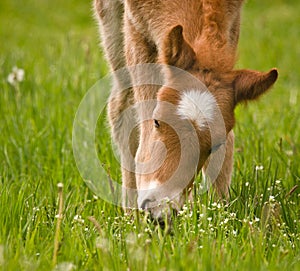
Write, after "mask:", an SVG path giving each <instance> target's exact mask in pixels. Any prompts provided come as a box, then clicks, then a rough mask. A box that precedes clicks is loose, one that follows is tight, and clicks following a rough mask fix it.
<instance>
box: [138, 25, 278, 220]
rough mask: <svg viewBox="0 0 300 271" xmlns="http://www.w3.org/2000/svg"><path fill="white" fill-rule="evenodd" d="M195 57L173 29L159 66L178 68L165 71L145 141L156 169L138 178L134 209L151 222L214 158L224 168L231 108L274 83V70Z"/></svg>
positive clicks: (174, 204) (174, 205) (175, 203)
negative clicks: (238, 66) (142, 211)
mask: <svg viewBox="0 0 300 271" xmlns="http://www.w3.org/2000/svg"><path fill="white" fill-rule="evenodd" d="M199 52H201V48H199V47H197V46H196V45H194V44H193V45H191V44H188V42H187V41H185V39H184V37H183V32H182V27H181V26H177V27H175V28H173V29H172V30H171V32H170V33H169V35H168V36H167V38H166V40H165V43H164V48H163V50H162V56H161V62H162V63H163V64H166V65H170V66H172V67H176V68H172V67H168V68H166V70H165V71H164V72H165V74H166V80H167V84H166V86H163V87H162V88H161V89H160V90H159V92H158V95H157V105H156V107H155V110H154V111H153V116H152V120H151V122H152V131H151V133H150V134H149V135H147V136H148V139H147V140H146V142H148V146H151V152H150V153H151V156H152V159H151V161H157V164H156V165H153V171H147V172H144V174H139V175H138V178H137V186H138V190H139V193H138V206H139V208H142V209H147V210H149V211H150V212H151V213H152V216H153V217H154V218H160V217H162V215H163V213H164V212H166V213H167V215H168V214H170V212H171V210H172V209H175V210H178V209H180V208H181V206H182V204H183V202H184V198H185V196H186V195H187V192H188V189H189V188H190V187H191V186H192V182H193V179H194V177H195V176H196V175H197V173H198V172H199V170H200V169H201V168H202V167H203V165H204V163H205V162H206V161H207V160H208V158H209V156H210V155H211V154H212V153H214V152H220V155H219V159H220V161H219V164H220V166H221V165H222V163H223V160H222V157H223V158H224V156H222V153H223V154H224V149H225V148H224V144H225V143H226V137H227V134H228V133H229V132H230V131H231V130H232V128H233V126H234V108H235V107H236V105H237V104H239V103H241V102H247V101H250V100H255V99H257V98H258V97H259V96H260V95H262V94H263V93H264V92H266V91H267V90H268V89H269V88H270V87H271V86H272V85H273V83H274V82H275V81H276V79H277V70H276V69H272V70H270V71H269V72H267V73H261V72H257V71H251V70H232V68H229V69H228V68H226V65H224V64H222V63H220V65H219V66H218V65H216V63H214V65H210V64H209V62H207V61H206V60H205V59H204V58H203V55H204V56H205V54H203V52H201V53H199ZM214 59H218V56H216V55H215V56H214ZM219 59H220V60H222V61H223V59H224V56H222V55H220V56H219ZM225 59H226V58H225ZM225 64H226V63H225ZM229 66H230V65H229ZM224 67H225V68H224ZM220 157H221V158H220ZM153 158H154V159H153ZM149 160H150V159H149ZM154 164H155V162H154ZM219 169H220V167H217V168H216V169H215V170H216V171H218V170H219ZM216 175H217V174H216Z"/></svg>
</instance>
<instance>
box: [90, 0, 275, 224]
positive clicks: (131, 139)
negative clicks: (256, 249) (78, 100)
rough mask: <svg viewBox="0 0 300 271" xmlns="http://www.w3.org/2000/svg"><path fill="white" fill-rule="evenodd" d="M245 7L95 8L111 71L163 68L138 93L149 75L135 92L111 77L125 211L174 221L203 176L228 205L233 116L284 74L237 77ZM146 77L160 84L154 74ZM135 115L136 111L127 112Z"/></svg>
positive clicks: (209, 0) (207, 0) (235, 3)
mask: <svg viewBox="0 0 300 271" xmlns="http://www.w3.org/2000/svg"><path fill="white" fill-rule="evenodd" d="M242 2H243V0H184V1H182V0H143V1H141V0H95V10H96V13H97V15H98V20H99V25H100V33H101V37H102V44H103V48H104V51H105V53H106V58H107V60H108V63H109V64H110V67H111V70H112V71H115V70H117V69H120V68H122V67H125V66H136V65H138V64H143V63H158V64H161V65H160V68H161V70H160V74H161V75H162V76H163V77H164V80H165V82H164V84H163V86H157V85H156V84H152V85H151V84H145V85H141V84H139V83H138V81H139V78H140V77H143V76H145V75H144V74H142V73H143V72H142V71H140V72H131V80H132V82H133V86H134V87H133V88H130V89H126V90H125V91H119V90H120V89H121V88H122V79H120V78H118V77H117V76H115V78H114V79H115V80H114V84H113V89H112V94H111V97H110V99H109V104H108V116H109V122H110V125H111V130H112V136H113V139H114V141H115V143H116V145H117V147H118V149H119V152H120V156H121V164H122V182H123V187H124V191H123V192H124V193H123V206H124V207H125V208H127V207H138V208H142V209H147V210H149V211H150V212H151V214H152V216H153V217H154V218H156V219H160V218H162V217H163V215H164V214H167V215H170V213H171V210H174V209H175V210H178V209H180V208H181V206H182V204H183V203H184V200H185V198H186V194H187V189H188V188H189V187H191V186H192V183H193V180H194V177H195V176H196V175H197V173H198V172H199V171H200V170H201V169H202V171H203V174H204V176H205V177H206V178H207V179H208V180H210V181H211V182H212V183H213V187H214V189H215V191H216V193H217V194H218V196H219V197H225V198H226V197H228V190H229V186H230V182H231V173H232V165H233V145H234V134H233V131H232V129H233V126H234V108H235V107H236V105H237V104H238V103H240V102H244V101H249V100H255V99H257V98H258V97H259V96H260V95H262V94H263V93H265V92H266V91H267V90H268V89H269V88H270V87H271V86H272V85H273V84H274V82H275V81H276V79H277V76H278V74H277V70H276V69H272V70H270V71H269V72H266V73H263V72H258V71H252V70H233V68H234V64H235V61H236V51H237V44H238V39H239V31H240V13H241V6H242ZM158 64H157V65H158ZM147 76H148V77H151V76H152V77H153V78H150V81H151V80H153V81H155V79H156V77H157V73H155V72H154V73H153V75H152V74H151V73H149V74H147ZM150 101H151V102H150ZM129 108H131V109H132V108H134V111H135V113H134V114H132V113H131V114H125V113H124V112H126V111H128V109H129ZM131 112H132V110H131ZM133 123H134V125H133ZM128 127H135V128H134V129H132V131H130V133H129V132H128V131H127V130H128ZM129 135H130V136H129ZM128 149H129V150H128ZM132 156H134V157H135V158H134V159H131V158H132ZM135 191H137V192H135Z"/></svg>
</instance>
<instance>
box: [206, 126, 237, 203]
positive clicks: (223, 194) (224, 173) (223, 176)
mask: <svg viewBox="0 0 300 271" xmlns="http://www.w3.org/2000/svg"><path fill="white" fill-rule="evenodd" d="M223 147H224V148H225V156H224V153H223V151H222V150H220V151H216V153H214V157H212V159H211V160H208V161H207V162H206V164H205V165H204V167H203V169H202V172H203V174H204V176H205V178H207V179H208V181H212V182H213V183H212V185H213V188H214V190H215V191H216V194H217V196H218V197H219V199H224V198H225V199H228V197H229V187H230V183H231V174H232V168H233V148H234V133H233V131H231V132H229V134H228V135H227V141H226V144H225V146H223ZM208 163H212V165H210V167H209V169H208ZM214 163H222V167H221V170H220V172H215V171H214V168H218V167H219V166H220V165H219V164H216V166H215V167H214ZM216 175H217V176H216Z"/></svg>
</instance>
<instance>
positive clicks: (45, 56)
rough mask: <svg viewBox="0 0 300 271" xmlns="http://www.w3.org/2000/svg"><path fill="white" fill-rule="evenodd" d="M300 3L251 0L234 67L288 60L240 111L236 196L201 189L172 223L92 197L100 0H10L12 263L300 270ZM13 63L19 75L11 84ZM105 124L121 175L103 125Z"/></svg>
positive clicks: (0, 78)
mask: <svg viewBox="0 0 300 271" xmlns="http://www.w3.org/2000/svg"><path fill="white" fill-rule="evenodd" d="M299 10H300V2H299V1H297V0H287V1H283V0H273V1H269V0H266V1H259V0H248V1H246V3H245V5H244V9H243V14H242V15H243V16H242V24H241V36H240V43H239V59H238V62H237V64H236V67H237V68H251V69H257V70H265V71H267V70H268V69H269V68H272V67H277V68H278V70H279V80H278V82H277V83H276V85H275V86H274V87H273V89H272V90H271V91H270V92H269V93H268V94H267V95H265V96H264V97H263V98H262V99H261V100H260V101H259V102H255V103H253V104H250V103H249V104H248V105H247V106H239V107H238V108H237V110H236V126H235V129H234V130H235V134H236V144H235V162H234V173H233V178H232V187H231V190H230V200H229V202H228V204H220V203H218V202H215V200H214V198H213V197H212V196H211V194H210V193H208V194H203V195H201V196H199V197H198V198H197V200H196V201H195V203H194V204H193V205H189V204H186V205H185V206H184V208H183V209H182V211H181V212H180V213H179V215H178V216H177V217H174V219H173V226H172V231H171V233H167V232H165V231H164V230H163V229H161V228H159V227H158V226H157V225H155V224H154V223H153V222H151V221H150V220H149V219H148V218H147V216H146V215H144V214H142V213H138V212H137V213H133V215H126V214H124V212H123V211H122V209H121V208H120V207H118V206H114V205H112V204H110V203H107V202H105V201H103V200H102V199H101V198H100V197H97V195H94V194H93V192H92V191H91V190H90V189H89V188H88V187H87V185H86V184H85V182H84V181H83V180H82V178H81V176H80V174H79V172H78V169H77V167H76V163H75V160H74V156H73V150H72V126H73V121H74V117H75V113H76V111H77V108H78V106H79V104H80V101H81V100H82V98H83V96H84V94H85V93H86V92H87V91H88V89H89V88H90V87H91V86H92V85H93V84H94V83H95V82H96V81H97V80H99V79H101V78H102V77H103V76H105V75H106V74H107V73H108V68H107V65H106V62H105V60H104V58H103V54H102V51H101V48H100V47H99V37H98V29H97V24H96V22H95V20H94V19H93V12H92V9H91V3H90V1H79V0H71V1H58V0H53V1H46V0H45V1H38V0H28V1H26V4H25V3H24V2H23V1H17V0H10V1H8V0H2V1H1V2H0V39H1V40H0V270H31V271H34V270H280V271H282V270H294V271H296V270H300V188H299V185H300V162H299V161H300V122H299V119H300V106H299V104H300V87H299V86H300V69H299V66H298V65H299V60H300V46H299V41H300V30H299V26H300V15H299ZM15 66H16V67H18V68H19V69H22V70H24V78H23V80H20V82H17V81H16V80H15V81H11V80H8V77H9V74H11V73H12V70H13V67H15ZM20 76H21V75H20ZM21 77H22V76H21ZM20 79H22V78H20ZM8 81H11V82H8ZM97 134H98V137H97V142H96V144H97V147H98V149H99V157H101V161H104V162H105V164H106V165H107V167H108V168H110V172H111V176H112V178H114V179H117V180H120V169H119V165H118V163H117V161H116V159H114V157H113V152H112V149H111V147H110V145H111V139H110V136H109V131H108V129H107V125H106V123H105V122H104V121H99V123H98V129H97ZM199 178H200V177H199ZM59 183H62V184H63V188H62V193H61V194H60V195H62V196H63V199H64V201H63V205H62V212H63V216H62V219H61V220H60V217H58V216H57V214H58V209H59V193H58V191H59V188H58V186H57V185H58V184H59ZM91 217H93V219H91ZM59 220H60V222H61V226H60V232H58V233H56V229H57V228H56V227H57V222H58V221H59ZM55 246H56V247H55Z"/></svg>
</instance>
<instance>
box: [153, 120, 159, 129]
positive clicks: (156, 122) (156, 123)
mask: <svg viewBox="0 0 300 271" xmlns="http://www.w3.org/2000/svg"><path fill="white" fill-rule="evenodd" d="M154 126H155V128H159V126H160V124H159V121H158V120H154Z"/></svg>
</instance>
